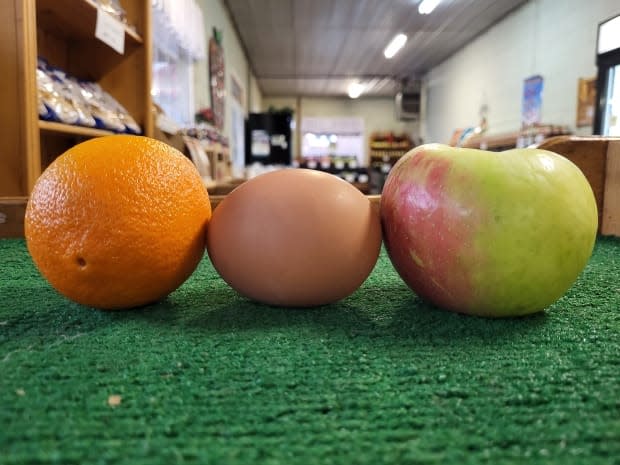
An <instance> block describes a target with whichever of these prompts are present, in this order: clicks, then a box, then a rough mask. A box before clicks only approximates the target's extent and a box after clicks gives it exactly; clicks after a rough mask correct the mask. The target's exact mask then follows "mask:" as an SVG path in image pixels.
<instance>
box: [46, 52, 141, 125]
mask: <svg viewBox="0 0 620 465" xmlns="http://www.w3.org/2000/svg"><path fill="white" fill-rule="evenodd" d="M37 86H38V95H39V118H41V119H44V120H50V121H58V122H61V123H65V124H75V125H80V126H87V127H96V128H99V129H106V130H108V131H113V132H122V133H130V134H140V133H141V132H142V131H141V128H140V126H139V125H138V123H136V121H135V119H133V118H132V117H131V115H130V114H129V112H128V111H127V110H126V109H125V107H123V105H121V104H120V103H119V102H118V101H117V100H116V99H115V98H114V97H112V96H111V95H110V94H108V93H107V92H106V91H105V90H103V89H102V88H101V86H100V85H99V84H97V83H95V82H89V81H78V80H77V79H76V78H75V77H73V76H69V75H67V73H66V72H65V71H63V70H61V69H58V68H54V67H53V66H50V65H49V64H48V63H47V62H46V61H45V60H44V59H42V58H39V60H38V64H37Z"/></svg>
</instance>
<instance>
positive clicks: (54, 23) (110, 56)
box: [0, 0, 153, 237]
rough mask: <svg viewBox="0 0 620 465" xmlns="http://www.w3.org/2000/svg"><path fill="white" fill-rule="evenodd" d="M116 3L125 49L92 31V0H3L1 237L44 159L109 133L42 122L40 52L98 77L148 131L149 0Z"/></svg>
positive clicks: (74, 71) (79, 73)
mask: <svg viewBox="0 0 620 465" xmlns="http://www.w3.org/2000/svg"><path fill="white" fill-rule="evenodd" d="M121 3H122V6H123V8H124V9H125V11H126V14H127V22H128V25H129V26H126V27H125V47H124V48H125V50H124V53H123V54H119V53H118V52H116V51H115V50H113V49H112V48H111V47H109V46H108V45H106V44H105V43H103V42H101V41H100V40H99V39H97V38H96V37H95V25H96V21H97V13H98V10H97V3H95V2H94V1H93V0H3V1H2V2H0V42H1V43H2V44H3V53H2V54H0V69H2V73H0V101H2V107H1V109H0V127H1V128H2V131H3V136H2V138H3V144H2V146H3V147H2V151H0V237H5V236H10V235H15V234H14V233H15V228H14V227H12V228H11V229H10V230H9V228H7V227H5V225H8V224H11V225H14V224H16V221H17V220H16V219H15V218H12V217H9V216H8V214H7V211H11V212H13V211H19V210H20V209H19V208H15V207H14V205H15V203H16V202H17V201H18V200H19V199H23V201H25V199H27V197H28V195H29V194H30V191H31V190H32V188H33V186H34V183H35V182H36V180H37V179H38V177H39V176H40V174H41V172H42V171H43V170H44V169H45V168H46V167H47V165H49V163H51V162H52V161H53V160H54V159H55V158H56V157H57V156H58V155H60V154H61V153H62V152H64V151H65V150H67V149H68V148H70V147H71V146H73V145H75V144H76V143H79V142H81V141H83V140H85V139H88V138H92V137H100V136H103V135H107V134H112V132H110V131H103V130H100V129H92V128H85V127H78V126H70V125H66V124H60V123H53V122H47V121H39V117H38V104H37V103H38V99H37V83H36V67H37V57H42V58H44V59H46V60H47V61H48V62H49V64H50V65H52V66H55V67H58V68H60V69H62V70H64V71H66V72H67V74H69V75H71V76H75V77H76V78H78V79H84V80H88V81H94V82H97V83H98V84H99V85H100V86H101V87H102V88H103V89H104V90H105V91H107V92H108V93H109V94H111V95H112V96H113V97H114V98H115V99H116V100H117V101H118V102H120V103H121V104H122V105H123V106H124V107H125V108H126V109H127V110H128V112H129V113H130V114H131V116H132V117H133V118H134V119H135V120H136V122H137V123H138V124H139V125H140V126H141V128H142V131H143V134H144V135H146V136H152V135H153V121H152V115H151V107H152V100H151V95H150V89H151V66H152V51H151V45H150V44H151V43H152V36H151V35H152V32H151V27H152V25H151V2H150V1H149V0H122V2H121ZM6 205H10V206H11V208H10V209H8V208H4V207H3V206H6ZM2 218H4V220H2ZM17 223H19V222H18V221H17Z"/></svg>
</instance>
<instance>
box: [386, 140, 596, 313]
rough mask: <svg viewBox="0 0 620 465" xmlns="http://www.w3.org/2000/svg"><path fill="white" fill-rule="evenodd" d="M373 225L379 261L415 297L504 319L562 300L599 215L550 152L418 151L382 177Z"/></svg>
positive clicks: (575, 177)
mask: <svg viewBox="0 0 620 465" xmlns="http://www.w3.org/2000/svg"><path fill="white" fill-rule="evenodd" d="M381 221H382V227H383V237H384V242H385V247H386V249H387V252H388V255H389V257H390V259H391V261H392V263H393V265H394V267H395V269H396V271H397V272H398V273H399V274H400V276H401V277H402V279H403V280H404V281H405V283H407V285H408V286H409V287H410V288H411V289H412V290H413V291H414V292H415V293H416V294H417V295H419V296H420V297H421V298H423V299H425V300H427V301H429V302H431V303H433V304H434V305H436V306H438V307H440V308H443V309H447V310H451V311H456V312H461V313H468V314H473V315H481V316H490V317H506V316H518V315H525V314H529V313H534V312H538V311H541V310H543V309H545V308H546V307H548V306H549V305H551V304H552V303H554V302H555V301H556V300H558V299H559V298H560V297H561V296H562V295H564V294H565V293H566V291H567V290H568V289H569V288H570V286H571V285H572V284H573V283H574V282H575V280H576V279H577V277H578V276H579V274H580V273H581V272H582V270H583V269H584V267H585V266H586V264H587V262H588V260H589V258H590V255H591V253H592V250H593V247H594V242H595V239H596V233H597V225H598V216H597V209H596V202H595V199H594V194H593V193H592V189H591V187H590V184H589V183H588V181H587V179H586V178H585V176H584V175H583V173H582V172H581V170H580V169H579V168H578V167H577V166H576V165H574V164H573V163H572V162H571V161H569V160H568V159H566V158H564V157H562V156H560V155H558V154H555V153H552V152H549V151H545V150H539V149H514V150H508V151H505V152H489V151H484V150H475V149H465V148H454V147H449V146H446V145H440V144H427V145H422V146H419V147H417V148H415V149H413V150H411V151H410V152H408V153H407V154H406V155H404V156H403V157H402V158H401V159H400V160H399V161H398V162H397V163H396V165H394V167H393V168H392V170H391V171H390V174H389V175H388V178H387V180H386V183H385V186H384V189H383V192H382V196H381Z"/></svg>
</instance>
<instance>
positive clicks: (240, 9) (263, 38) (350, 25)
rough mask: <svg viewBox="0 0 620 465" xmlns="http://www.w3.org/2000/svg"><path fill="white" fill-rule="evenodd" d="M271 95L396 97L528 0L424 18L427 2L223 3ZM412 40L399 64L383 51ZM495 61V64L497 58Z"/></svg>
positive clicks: (449, 5)
mask: <svg viewBox="0 0 620 465" xmlns="http://www.w3.org/2000/svg"><path fill="white" fill-rule="evenodd" d="M223 1H224V4H225V6H226V8H227V9H228V11H229V12H230V15H231V17H232V20H233V23H234V25H235V27H236V28H237V31H238V33H239V36H240V39H241V42H242V45H243V47H244V48H245V50H246V53H247V55H248V58H249V61H250V65H251V67H252V69H253V71H254V73H255V75H256V77H257V79H258V84H259V86H260V88H261V90H262V92H263V94H264V95H265V96H291V95H302V96H308V95H313V96H335V95H341V96H344V95H346V93H347V87H348V85H349V83H350V82H351V81H353V80H359V81H360V82H362V83H363V84H366V85H367V90H366V92H365V94H366V95H375V96H392V95H394V94H395V92H396V91H397V90H398V88H399V85H400V84H401V82H402V79H403V78H409V79H411V78H416V77H419V76H421V75H422V74H423V73H425V72H426V71H428V70H429V69H430V68H432V67H433V66H435V65H437V64H439V63H441V62H442V61H443V60H444V59H446V58H447V57H449V56H450V55H452V54H453V53H454V52H456V51H457V50H459V49H460V48H461V47H463V45H465V44H467V43H468V42H469V41H471V40H472V39H473V38H474V37H476V36H477V35H479V34H480V33H482V32H483V31H485V30H486V29H488V28H489V27H490V26H492V25H493V24H494V23H496V22H497V21H499V20H501V19H502V18H503V17H505V16H506V15H507V14H508V13H510V12H511V11H512V10H514V9H515V8H517V7H518V6H520V5H522V4H523V3H526V0H443V1H442V2H441V3H440V4H439V6H438V7H437V8H436V9H435V11H433V12H432V13H431V14H430V15H420V14H419V13H418V8H417V6H418V5H417V4H418V3H419V0H223ZM398 32H404V33H405V34H407V35H408V36H409V40H408V41H407V43H406V44H405V47H404V48H403V49H402V50H401V51H400V52H399V53H398V54H397V55H396V56H395V57H394V58H393V59H391V60H387V59H386V58H385V57H384V56H383V49H384V48H385V46H386V45H387V43H388V42H389V41H390V40H391V39H392V37H394V35H395V34H396V33H398ZM489 59H492V57H489Z"/></svg>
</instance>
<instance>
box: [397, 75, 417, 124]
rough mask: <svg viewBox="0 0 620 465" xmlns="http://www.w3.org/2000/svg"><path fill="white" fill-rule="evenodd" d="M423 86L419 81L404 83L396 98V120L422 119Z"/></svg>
mask: <svg viewBox="0 0 620 465" xmlns="http://www.w3.org/2000/svg"><path fill="white" fill-rule="evenodd" d="M420 90H421V86H420V83H419V81H414V82H412V83H408V82H403V84H402V85H401V89H400V90H399V91H398V92H397V93H396V97H395V98H394V102H395V110H396V119H398V120H400V121H418V120H419V119H420V105H421V104H420V101H421V91H420Z"/></svg>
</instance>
